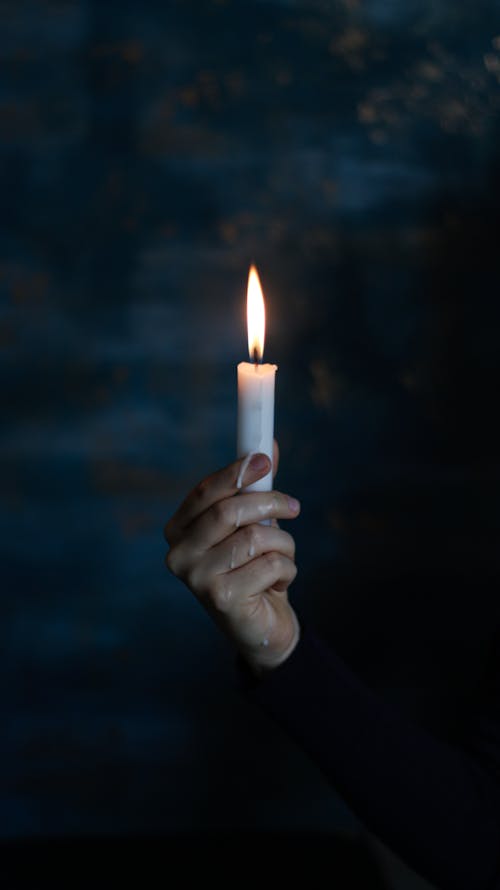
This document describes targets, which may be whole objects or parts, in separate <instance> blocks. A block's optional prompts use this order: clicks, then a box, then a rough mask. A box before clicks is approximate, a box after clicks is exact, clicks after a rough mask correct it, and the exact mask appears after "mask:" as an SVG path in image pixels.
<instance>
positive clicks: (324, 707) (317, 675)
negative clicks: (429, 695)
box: [239, 628, 500, 890]
mask: <svg viewBox="0 0 500 890" xmlns="http://www.w3.org/2000/svg"><path fill="white" fill-rule="evenodd" d="M497 657H498V651H497ZM493 667H496V669H498V662H496V664H495V665H494V666H492V669H491V670H493ZM239 674H240V678H241V683H242V685H243V688H244V691H245V693H246V695H247V696H249V697H250V698H251V699H252V700H253V701H255V702H256V703H258V704H259V705H260V706H261V707H262V708H263V709H264V710H265V711H266V712H267V713H268V714H269V715H270V716H272V717H273V718H274V719H275V720H276V721H277V722H278V723H279V724H280V725H281V726H282V727H283V728H284V729H285V730H286V731H287V732H288V733H289V735H290V736H292V737H293V738H294V740H295V741H296V742H297V743H298V744H299V745H300V746H301V747H302V748H303V749H304V750H305V751H306V752H307V753H308V754H309V755H310V757H311V758H312V759H313V760H314V761H315V762H316V764H317V765H318V766H319V767H320V768H321V769H322V770H323V772H324V773H325V774H326V776H327V778H328V779H329V780H330V782H331V783H332V784H333V785H334V787H335V789H336V790H337V791H338V792H339V794H340V795H341V796H342V797H343V798H344V800H345V801H346V803H347V804H348V805H349V807H350V808H351V809H352V811H353V812H354V813H355V814H356V815H357V816H358V817H359V818H360V819H361V821H362V822H363V823H364V824H365V825H366V826H367V827H368V828H369V829H370V830H371V831H373V832H374V833H375V834H376V835H377V836H378V837H379V838H380V839H381V840H382V841H384V842H385V843H386V844H387V845H388V846H389V847H391V848H392V849H393V850H394V852H396V853H397V854H399V855H400V856H401V857H402V858H403V859H405V860H406V862H407V863H408V864H409V865H410V866H412V867H413V868H414V869H415V870H416V871H418V872H419V873H420V874H421V875H423V876H424V877H426V878H427V879H428V880H430V881H432V882H434V883H435V884H437V886H438V887H440V888H446V890H473V888H474V890H497V888H500V863H499V860H500V701H499V696H500V684H497V682H496V681H495V682H493V680H492V675H491V671H490V677H489V682H490V686H489V687H488V690H487V693H486V694H485V697H484V701H483V702H482V703H481V709H480V713H478V715H477V725H476V724H475V726H474V727H473V732H472V733H471V737H470V739H469V740H468V743H467V746H465V745H464V747H463V748H458V747H452V746H451V745H447V744H446V743H445V742H443V741H441V740H440V739H438V738H435V737H434V736H432V735H431V734H430V733H428V732H427V731H426V730H424V729H423V728H422V727H420V726H418V725H417V724H414V723H412V721H411V720H410V719H409V718H407V717H406V716H405V715H404V714H403V713H402V712H399V711H398V710H397V709H396V708H392V707H391V706H390V705H389V704H387V703H386V702H384V701H383V700H382V699H381V698H379V697H377V695H376V694H375V693H374V692H372V691H371V690H370V689H369V688H368V687H367V686H365V685H364V684H363V683H362V682H361V680H360V679H359V678H358V677H356V675H355V674H354V673H353V672H352V671H351V670H350V669H349V668H348V666H347V665H346V664H345V663H344V662H343V661H342V660H341V659H340V658H339V657H338V656H337V655H336V654H335V652H333V651H332V650H331V649H330V648H329V647H327V645H326V644H325V643H324V642H323V641H322V640H321V639H320V638H319V637H318V636H317V635H316V634H315V633H314V632H313V631H312V630H311V629H308V628H303V629H302V633H301V638H300V640H299V643H298V645H297V647H296V648H295V650H294V651H293V652H292V654H291V655H290V657H289V658H288V659H287V660H286V661H285V662H284V663H283V664H282V665H280V667H278V668H276V669H275V670H273V671H270V672H269V673H266V674H265V675H264V676H263V678H261V679H256V678H255V677H254V676H253V675H252V674H251V673H250V671H249V670H248V669H247V668H245V666H244V664H243V662H241V661H240V662H239ZM495 678H496V680H498V679H499V678H498V673H496V674H495Z"/></svg>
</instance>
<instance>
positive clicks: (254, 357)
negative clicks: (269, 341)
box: [253, 346, 259, 373]
mask: <svg viewBox="0 0 500 890" xmlns="http://www.w3.org/2000/svg"><path fill="white" fill-rule="evenodd" d="M253 361H254V368H255V373H257V370H258V367H259V353H258V352H257V347H256V346H254V348H253Z"/></svg>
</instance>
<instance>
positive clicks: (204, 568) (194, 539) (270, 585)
mask: <svg viewBox="0 0 500 890" xmlns="http://www.w3.org/2000/svg"><path fill="white" fill-rule="evenodd" d="M278 459H279V453H278V445H277V443H276V441H275V442H274V454H273V467H274V468H275V470H276V469H277V466H278ZM244 463H245V459H241V460H237V461H235V462H234V463H232V464H229V466H227V467H225V468H224V469H222V470H219V471H218V472H216V473H214V474H213V475H211V476H208V477H207V478H206V479H204V480H203V481H202V482H200V483H199V485H197V486H196V488H194V489H193V491H192V492H191V493H190V494H189V495H188V496H187V498H186V499H185V500H184V502H183V503H182V504H181V506H180V507H179V509H178V510H177V512H176V513H175V514H174V515H173V516H172V518H171V519H169V521H168V522H167V524H166V525H165V539H166V541H167V543H168V544H169V545H170V549H169V551H168V553H167V556H166V560H165V561H166V565H167V567H168V568H169V569H170V571H171V572H173V574H174V575H176V576H177V577H178V578H180V579H181V580H182V581H183V582H184V583H185V584H186V585H187V587H189V589H190V590H191V591H192V592H193V593H194V595H195V596H196V597H197V599H198V600H199V601H200V602H201V603H202V605H203V606H204V607H205V609H206V610H207V611H208V613H209V614H210V615H211V617H212V618H213V619H214V620H215V622H216V623H217V625H218V626H219V627H220V628H221V629H222V630H223V631H224V633H225V634H226V635H227V636H228V637H229V638H230V639H231V640H232V641H233V642H234V643H235V644H236V647H237V648H238V650H239V651H240V652H241V654H242V656H243V657H244V658H245V660H246V661H247V662H248V664H249V665H250V666H251V667H252V668H253V670H254V671H255V673H257V674H260V673H262V671H264V670H266V669H271V668H273V667H276V666H277V665H278V664H281V663H282V662H283V661H284V660H285V659H286V658H288V656H289V655H290V653H291V652H292V651H293V649H294V648H295V646H296V644H297V642H298V639H299V624H298V621H297V618H296V615H295V612H294V611H293V609H292V607H291V605H290V603H289V602H288V595H287V591H288V587H289V585H290V584H291V583H292V581H293V580H294V578H295V576H296V574H297V568H296V565H295V562H294V559H295V543H294V540H293V538H292V536H291V535H289V534H288V532H285V531H283V530H282V529H280V528H279V526H278V522H277V520H278V519H294V518H295V517H296V516H297V515H298V513H299V511H300V505H299V503H298V501H294V499H292V498H289V497H288V496H287V495H285V494H281V493H280V492H278V491H270V492H243V493H240V492H239V490H238V487H237V483H238V476H239V474H240V470H241V468H242V466H243V465H244ZM246 463H247V466H246V470H245V472H244V475H243V480H242V484H243V487H244V486H246V485H250V483H251V482H255V481H256V480H257V479H260V478H261V477H262V476H265V475H266V474H267V473H268V472H269V469H270V466H269V465H270V460H269V458H268V457H267V456H266V455H264V454H256V455H254V456H253V457H252V459H251V461H250V462H249V463H248V461H246ZM263 519H271V520H272V523H271V525H260V524H259V523H260V521H261V520H263Z"/></svg>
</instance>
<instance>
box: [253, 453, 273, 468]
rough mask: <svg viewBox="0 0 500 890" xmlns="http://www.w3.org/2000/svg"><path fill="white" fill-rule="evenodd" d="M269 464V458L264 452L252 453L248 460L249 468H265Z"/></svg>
mask: <svg viewBox="0 0 500 890" xmlns="http://www.w3.org/2000/svg"><path fill="white" fill-rule="evenodd" d="M268 464H269V458H268V457H266V455H265V454H254V456H253V457H252V460H251V461H250V469H251V470H255V471H257V470H265V469H266V467H267V465H268Z"/></svg>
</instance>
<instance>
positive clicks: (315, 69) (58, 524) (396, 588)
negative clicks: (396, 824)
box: [0, 0, 500, 837]
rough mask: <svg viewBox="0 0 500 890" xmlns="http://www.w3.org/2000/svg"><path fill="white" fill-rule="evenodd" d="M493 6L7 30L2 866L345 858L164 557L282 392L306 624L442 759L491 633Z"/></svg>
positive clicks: (1, 24)
mask: <svg viewBox="0 0 500 890" xmlns="http://www.w3.org/2000/svg"><path fill="white" fill-rule="evenodd" d="M499 13H500V5H499V3H498V2H496V0H474V2H472V0H462V2H460V3H457V2H452V0H424V2H422V0H418V2H417V0H336V2H333V0H332V2H330V0H303V2H298V0H274V2H271V0H260V2H259V0H247V2H241V3H240V2H237V0H172V2H168V3H160V2H154V0H143V2H141V3H139V2H128V0H120V2H118V0H109V2H101V0H19V2H2V3H0V72H1V74H0V195H1V210H0V227H1V235H0V295H1V314H0V349H1V353H0V355H1V358H0V362H1V363H0V367H1V373H2V396H3V408H2V424H1V431H0V472H1V504H0V510H1V512H0V527H1V549H2V573H1V574H2V592H1V598H0V607H1V617H2V620H1V630H0V633H1V637H2V664H3V667H2V672H1V683H2V710H3V712H4V714H3V719H2V724H3V726H4V729H3V730H2V734H1V738H0V745H1V759H0V769H1V772H2V774H3V775H2V786H3V789H4V793H3V796H2V799H1V807H0V830H1V833H2V835H3V836H4V837H13V836H26V835H34V834H35V835H37V834H49V835H61V834H78V833H97V834H99V833H107V832H115V833H120V832H124V833H125V832H132V833H137V832H170V831H195V830H201V831H204V830H206V829H209V828H210V829H214V830H220V831H224V830H229V829H230V828H234V827H235V826H236V827H237V828H239V829H242V830H243V829H254V830H257V829H258V830H266V829H269V830H281V831H291V830H301V831H313V832H327V833H328V832H334V831H344V832H349V831H354V832H355V831H356V830H357V825H356V821H355V819H354V817H353V816H352V815H351V814H350V813H349V812H348V810H347V808H346V807H345V806H344V805H343V803H342V801H341V800H340V799H337V798H336V796H335V794H334V793H333V792H332V790H331V789H330V788H329V787H328V786H327V785H326V784H325V781H324V779H323V777H322V776H321V774H320V773H319V771H318V770H317V769H316V768H315V767H314V766H313V765H312V764H310V763H309V762H308V761H307V760H306V758H305V757H304V756H303V755H302V754H301V753H300V752H299V751H297V750H296V749H295V748H294V746H293V745H292V744H291V743H290V742H289V741H288V739H286V738H284V737H283V736H282V735H281V734H280V733H279V732H278V731H277V730H276V729H275V728H274V727H273V726H271V725H270V723H269V722H268V721H267V720H266V719H265V718H264V716H263V715H261V714H260V713H257V712H256V711H254V710H252V709H251V708H250V706H249V705H248V704H247V703H245V702H244V701H243V700H242V698H241V697H240V695H239V692H238V690H237V684H236V678H235V672H234V665H233V652H232V650H230V648H229V647H228V645H227V643H226V642H225V641H224V640H223V639H222V638H221V637H220V636H219V634H218V632H217V630H216V629H215V627H214V626H213V625H212V623H211V622H210V620H209V618H208V617H206V616H205V614H204V613H202V611H201V609H200V608H199V606H198V605H197V603H195V602H194V601H193V599H192V597H191V596H190V594H189V593H188V592H187V590H185V589H184V588H183V587H182V586H181V585H180V584H179V583H178V582H177V581H176V580H175V579H174V578H173V577H172V576H169V575H168V574H167V573H166V571H165V569H164V566H163V557H164V552H165V546H164V543H163V539H162V527H163V524H164V522H165V520H166V519H167V517H168V516H169V515H170V514H171V513H172V511H173V510H174V509H175V507H176V505H177V504H178V502H179V500H180V499H181V498H182V497H183V496H184V495H185V494H186V493H187V491H188V490H189V489H190V488H191V487H192V486H193V485H194V484H195V483H196V482H197V481H198V480H199V479H200V478H201V477H203V476H204V475H205V474H206V473H207V472H209V471H212V470H213V469H215V468H217V467H218V466H222V465H223V464H225V463H228V462H229V461H230V460H232V459H233V456H234V450H235V420H236V364H237V362H238V361H240V360H242V359H245V358H246V330H245V288H246V276H247V271H248V266H249V263H250V262H252V261H253V262H255V263H256V264H257V266H258V268H259V271H260V274H261V279H262V283H263V288H264V292H265V295H266V300H267V306H268V332H267V341H266V359H267V360H268V361H274V362H276V363H277V364H278V365H279V371H278V376H277V396H276V399H277V403H276V431H277V436H278V439H279V442H280V446H281V467H280V473H279V476H278V480H277V485H278V487H280V488H281V489H282V490H285V491H289V492H290V493H292V494H295V495H296V496H298V497H299V498H300V499H301V501H302V504H303V509H302V514H301V517H300V519H299V520H298V521H297V522H296V523H295V524H294V525H293V529H292V528H291V529H290V530H291V531H293V533H294V535H295V537H296V541H297V559H298V565H299V576H298V578H297V581H296V582H295V584H294V586H293V588H292V593H291V595H292V600H293V602H294V604H295V606H296V608H297V610H298V611H299V612H300V613H301V615H302V616H303V617H304V619H306V620H308V621H310V622H311V623H312V624H316V626H318V627H321V630H322V632H323V634H324V636H326V637H327V639H329V640H330V641H331V642H332V643H334V644H335V645H336V646H337V648H338V650H339V651H340V652H341V654H342V655H343V656H344V657H345V658H346V660H348V661H349V663H350V664H352V665H353V666H354V667H355V668H356V670H357V671H358V672H359V673H360V674H361V675H362V676H363V677H364V678H365V679H366V680H367V681H368V682H369V683H370V684H371V685H372V686H373V687H375V688H377V689H378V690H379V691H380V693H381V695H384V696H385V697H386V698H388V699H390V700H391V701H394V702H395V703H396V704H397V705H398V706H399V707H402V708H405V709H407V710H408V711H409V712H410V713H412V714H415V715H417V716H418V718H419V719H421V720H423V721H424V722H426V723H428V724H429V725H431V726H432V727H433V728H435V730H436V731H438V732H442V733H445V734H449V733H453V732H454V730H455V727H456V726H457V723H458V722H459V720H460V715H461V713H462V711H463V703H464V701H465V700H466V699H467V697H468V696H469V695H470V694H471V691H472V689H473V683H474V680H475V678H476V677H477V674H478V671H479V669H480V666H481V661H482V657H483V653H484V650H485V646H486V644H487V642H488V639H489V636H490V634H491V631H492V628H493V625H494V619H495V616H496V615H497V610H498V607H497V606H496V605H495V603H494V590H495V587H497V585H498V577H499V563H498V544H497V535H498V527H499V506H498V505H499V500H498V495H499V481H500V476H499V467H498V446H499V436H498V431H497V423H496V413H497V411H498V392H499V377H500V375H499V362H498V335H499V321H500V310H499V299H498V244H497V239H498V231H499V230H500V229H499V222H500V220H499V216H500V210H499V208H500V157H499V148H498V145H499V141H498V138H499V132H500V128H499V126H498V124H499V111H500V88H499V82H500V15H499Z"/></svg>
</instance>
